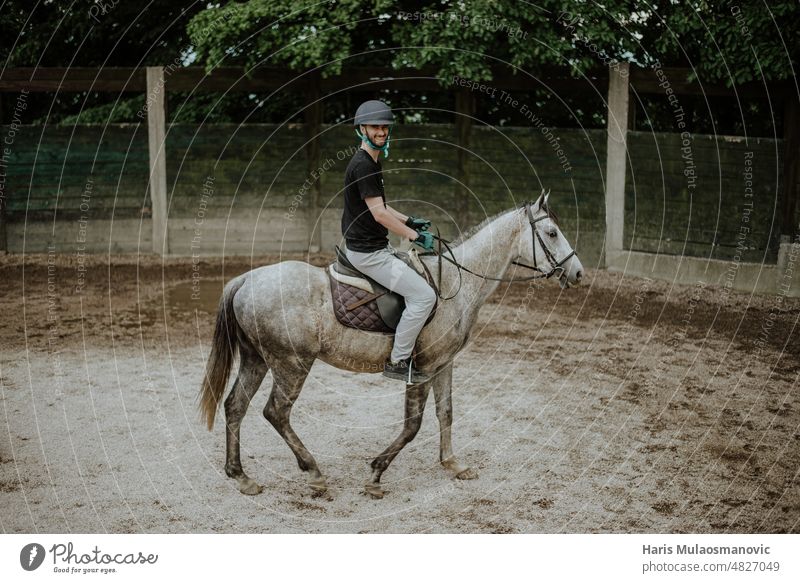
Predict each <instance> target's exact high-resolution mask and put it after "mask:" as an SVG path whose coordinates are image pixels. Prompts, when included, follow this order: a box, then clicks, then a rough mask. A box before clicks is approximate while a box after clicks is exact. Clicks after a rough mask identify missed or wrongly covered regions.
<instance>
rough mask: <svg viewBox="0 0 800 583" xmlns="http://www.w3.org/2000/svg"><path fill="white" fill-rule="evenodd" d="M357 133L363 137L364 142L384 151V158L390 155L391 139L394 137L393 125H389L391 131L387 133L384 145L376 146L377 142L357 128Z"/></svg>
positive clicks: (374, 148)
mask: <svg viewBox="0 0 800 583" xmlns="http://www.w3.org/2000/svg"><path fill="white" fill-rule="evenodd" d="M356 135H357V136H358V137H359V138H361V141H362V142H364V143H366V144H367V145H368V146H369V147H370V148H372V149H373V150H380V151H381V152H383V157H384V158H388V157H389V139H390V138H391V137H392V128H391V127H389V131H388V133H387V134H386V143H385V144H384V145H383V146H376V145H375V144H373V143H372V140H370V139H369V137H367V135H366V134H362V133H361V132H360V131H358V130H356Z"/></svg>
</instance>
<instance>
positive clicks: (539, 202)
mask: <svg viewBox="0 0 800 583" xmlns="http://www.w3.org/2000/svg"><path fill="white" fill-rule="evenodd" d="M546 203H547V197H546V196H545V194H544V188H543V189H542V194H540V195H539V198H537V199H536V202H534V203H533V207H534V208H535V209H536V210H539V209H541V208H542V206H543V205H544V204H546Z"/></svg>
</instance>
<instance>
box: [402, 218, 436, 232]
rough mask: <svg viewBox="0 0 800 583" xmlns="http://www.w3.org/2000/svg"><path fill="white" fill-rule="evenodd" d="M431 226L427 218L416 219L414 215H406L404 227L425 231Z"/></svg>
mask: <svg viewBox="0 0 800 583" xmlns="http://www.w3.org/2000/svg"><path fill="white" fill-rule="evenodd" d="M430 226H431V222H430V221H429V220H428V219H418V218H416V217H408V218H407V219H406V227H411V228H412V229H414V230H415V231H427V230H428V228H429V227H430Z"/></svg>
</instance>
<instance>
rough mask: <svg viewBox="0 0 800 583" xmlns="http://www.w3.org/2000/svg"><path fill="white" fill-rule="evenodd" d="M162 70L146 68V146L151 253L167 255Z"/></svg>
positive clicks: (165, 157)
mask: <svg viewBox="0 0 800 583" xmlns="http://www.w3.org/2000/svg"><path fill="white" fill-rule="evenodd" d="M165 93H166V91H165V89H164V68H163V67H147V96H146V98H145V99H146V107H147V144H148V149H149V152H150V205H151V209H152V223H153V252H154V253H156V254H158V255H166V254H167V253H169V240H168V238H167V156H166V117H167V116H166V108H165V107H164V94H165Z"/></svg>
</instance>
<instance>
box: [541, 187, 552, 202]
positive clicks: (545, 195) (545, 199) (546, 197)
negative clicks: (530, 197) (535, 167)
mask: <svg viewBox="0 0 800 583" xmlns="http://www.w3.org/2000/svg"><path fill="white" fill-rule="evenodd" d="M542 194H544V206H547V199H548V198H550V190H549V189H548V191H547V194H545V193H544V190H543V191H542Z"/></svg>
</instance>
